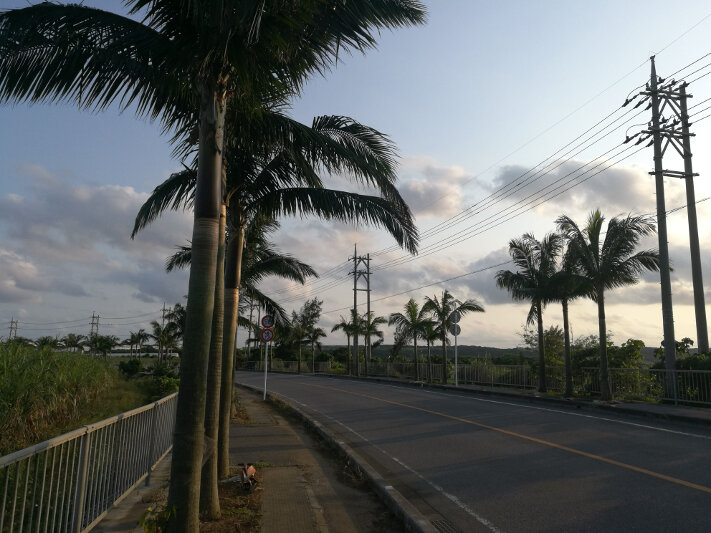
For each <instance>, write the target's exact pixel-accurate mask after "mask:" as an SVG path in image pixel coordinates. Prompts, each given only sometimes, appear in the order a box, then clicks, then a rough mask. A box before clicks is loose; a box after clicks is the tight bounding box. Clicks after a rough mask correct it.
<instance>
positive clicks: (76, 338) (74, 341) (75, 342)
mask: <svg viewBox="0 0 711 533" xmlns="http://www.w3.org/2000/svg"><path fill="white" fill-rule="evenodd" d="M62 340H63V341H64V346H66V347H67V348H69V350H70V351H72V352H76V351H79V348H81V347H82V346H84V342H85V341H86V336H85V335H77V334H76V333H68V334H67V335H66V336H65V337H64V339H62Z"/></svg>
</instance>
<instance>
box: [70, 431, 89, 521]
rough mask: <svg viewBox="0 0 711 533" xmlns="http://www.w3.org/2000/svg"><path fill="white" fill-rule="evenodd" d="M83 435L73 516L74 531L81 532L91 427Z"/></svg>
mask: <svg viewBox="0 0 711 533" xmlns="http://www.w3.org/2000/svg"><path fill="white" fill-rule="evenodd" d="M84 427H85V428H86V433H84V435H82V437H81V446H80V448H79V473H78V474H77V486H76V491H75V493H74V517H73V518H72V531H74V532H75V533H80V531H81V523H82V521H83V520H84V500H85V499H86V471H87V467H88V465H89V445H90V444H91V433H89V428H88V427H87V426H84Z"/></svg>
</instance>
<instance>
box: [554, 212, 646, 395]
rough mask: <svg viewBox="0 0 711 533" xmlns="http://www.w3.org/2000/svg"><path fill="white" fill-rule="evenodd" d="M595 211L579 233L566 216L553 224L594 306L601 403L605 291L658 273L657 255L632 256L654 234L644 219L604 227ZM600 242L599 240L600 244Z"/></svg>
mask: <svg viewBox="0 0 711 533" xmlns="http://www.w3.org/2000/svg"><path fill="white" fill-rule="evenodd" d="M604 221H605V217H604V216H603V215H602V214H601V213H600V210H599V209H597V210H595V211H593V212H592V213H590V215H589V216H588V219H587V221H586V224H585V226H584V227H583V228H582V229H581V228H579V227H578V225H577V224H576V223H575V222H574V221H573V220H572V219H571V218H570V217H568V216H565V215H562V216H560V217H558V219H557V220H556V224H557V225H558V229H559V231H561V232H562V233H563V235H564V236H565V238H566V241H567V243H568V250H567V254H568V255H569V256H570V257H569V261H570V262H571V264H572V265H573V268H574V269H575V272H576V273H578V274H580V275H581V276H584V277H585V278H586V279H587V281H588V283H590V292H589V297H590V298H591V299H592V300H593V301H594V302H596V303H597V316H598V334H599V341H600V395H601V398H602V400H603V401H609V400H611V399H612V391H611V390H610V382H609V377H608V371H607V323H606V320H605V290H606V289H614V288H616V287H624V286H625V285H633V284H635V283H637V282H638V281H639V276H640V275H641V274H642V272H644V271H645V270H649V271H652V272H656V271H658V270H659V253H658V252H657V251H656V250H643V251H640V252H636V253H635V249H636V248H637V246H638V244H639V241H640V240H641V238H642V237H645V236H648V235H651V234H653V233H654V232H655V231H656V228H655V225H654V222H653V219H652V218H651V217H648V216H643V215H641V216H632V215H628V216H627V217H624V218H622V217H615V218H613V219H611V220H610V222H608V224H607V232H606V233H604V238H603V223H604ZM601 239H602V240H601Z"/></svg>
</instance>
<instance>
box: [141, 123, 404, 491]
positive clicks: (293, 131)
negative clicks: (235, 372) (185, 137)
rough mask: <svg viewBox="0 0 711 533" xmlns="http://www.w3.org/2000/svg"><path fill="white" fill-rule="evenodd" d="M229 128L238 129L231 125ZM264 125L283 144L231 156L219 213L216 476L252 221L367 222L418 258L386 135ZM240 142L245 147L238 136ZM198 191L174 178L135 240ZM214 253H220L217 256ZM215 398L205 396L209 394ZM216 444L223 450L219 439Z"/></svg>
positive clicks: (192, 180) (152, 201)
mask: <svg viewBox="0 0 711 533" xmlns="http://www.w3.org/2000/svg"><path fill="white" fill-rule="evenodd" d="M232 122H236V123H240V121H238V120H236V119H235V120H233V121H231V123H232ZM262 122H265V123H266V124H267V125H270V128H266V129H267V130H269V129H276V130H278V131H283V136H284V137H285V138H277V139H275V138H273V137H274V136H271V137H269V139H268V142H264V143H263V145H259V146H257V147H255V146H254V143H253V142H251V143H248V144H247V150H244V149H243V150H234V151H231V152H228V156H227V162H228V164H227V169H226V187H227V192H226V194H225V195H224V196H225V204H223V207H225V206H226V202H227V201H228V200H229V212H228V213H227V218H228V219H229V224H228V227H229V234H230V235H231V236H232V237H231V238H230V239H229V242H228V243H227V248H226V252H225V253H226V256H225V257H226V258H225V261H226V264H225V276H224V283H225V289H224V290H225V299H224V313H225V315H224V328H225V330H224V333H223V336H222V338H223V339H224V343H223V346H222V365H223V366H224V367H225V371H224V373H223V381H222V385H221V386H222V387H226V388H227V389H228V390H227V393H226V394H222V397H223V400H222V401H221V402H222V406H221V414H220V420H221V428H223V429H224V433H225V438H224V445H223V444H221V445H220V457H222V458H224V461H223V460H220V463H221V466H220V472H221V473H224V475H226V474H227V471H228V469H229V468H228V467H229V464H228V463H227V458H228V457H229V447H228V442H227V437H228V436H229V419H230V409H231V407H230V404H229V402H228V400H227V399H228V398H230V397H231V392H230V391H231V387H232V381H231V379H229V378H228V376H230V375H231V373H232V366H231V365H232V360H233V353H234V338H235V333H236V327H237V326H236V324H237V319H238V305H239V287H240V285H241V281H240V280H241V275H242V263H243V258H242V254H243V250H244V246H245V242H246V237H247V235H246V228H247V227H248V225H249V224H250V223H251V221H252V220H253V219H254V218H255V217H256V216H257V215H259V216H266V217H268V218H276V217H277V216H281V215H296V214H297V213H298V214H301V215H302V216H303V215H316V216H319V217H321V218H325V219H334V218H335V219H337V220H342V221H353V222H359V221H360V222H366V223H368V222H369V223H374V224H376V225H380V226H383V227H384V228H386V229H387V230H388V231H389V232H390V233H391V234H392V235H393V236H394V237H395V239H396V241H397V242H398V243H399V244H401V245H402V246H404V247H405V248H407V249H408V250H409V251H411V252H414V251H415V249H416V244H417V230H416V228H415V226H414V223H413V220H412V215H411V213H410V210H409V208H408V207H407V205H406V204H405V202H404V201H403V200H402V197H401V196H400V194H399V193H398V191H397V189H396V188H395V187H394V185H393V183H394V181H395V179H396V174H395V172H394V165H393V159H394V155H395V154H394V147H393V146H392V144H391V143H390V142H389V140H388V139H387V138H386V137H385V136H384V135H382V134H381V133H379V132H377V131H375V130H373V129H372V128H368V127H366V126H363V125H361V124H358V123H357V122H355V121H353V120H351V119H348V118H346V117H339V116H326V117H317V118H316V119H314V121H313V124H312V126H311V127H310V128H308V127H306V126H304V125H303V124H299V123H298V122H296V121H294V120H292V119H290V118H288V117H286V116H284V115H282V114H280V113H279V112H276V111H271V110H265V111H264V112H263V114H262ZM262 122H259V123H258V124H257V125H255V126H253V129H254V130H257V133H261V132H263V130H264V129H265V126H264V124H263V123H262ZM249 123H250V122H249V121H247V124H249ZM243 130H244V131H242V134H241V135H242V136H245V135H246V136H247V137H251V136H250V135H247V134H248V133H249V131H247V130H248V128H246V127H243ZM238 140H240V141H243V139H242V137H241V136H240V137H239V139H238ZM245 142H246V141H245ZM243 148H244V147H243ZM252 151H255V152H257V153H258V154H261V155H260V157H257V156H253V155H251V152H252ZM264 153H266V155H264ZM231 154H232V155H231ZM319 170H326V171H328V172H331V173H348V175H349V176H351V177H352V178H353V179H354V180H356V181H357V182H361V183H364V184H367V185H371V186H373V187H376V188H377V189H378V190H379V191H380V193H381V197H377V196H369V195H360V194H356V193H351V192H346V191H335V190H330V189H325V188H324V187H323V183H322V181H321V179H320V178H319ZM196 185H197V173H196V172H195V171H193V170H191V169H185V170H184V171H181V172H178V173H175V174H173V175H172V176H171V177H170V178H169V179H168V180H166V182H164V183H163V184H161V185H159V186H158V187H157V188H156V189H155V190H154V192H153V194H152V195H151V197H150V198H149V199H148V200H147V201H146V203H145V204H144V205H143V206H142V207H141V210H140V211H139V213H138V216H137V217H136V223H135V226H134V230H133V234H132V235H135V234H136V232H137V231H139V230H140V229H141V228H143V227H145V226H146V225H147V224H148V223H150V222H151V221H152V220H154V219H155V218H156V217H157V216H159V214H160V213H161V212H162V211H163V210H165V209H167V208H172V209H178V208H180V207H181V206H182V207H189V206H192V205H193V204H194V201H193V194H194V190H195V187H196ZM220 235H222V232H221V233H220ZM219 243H220V246H222V245H223V244H224V243H223V240H222V239H220V240H219ZM218 252H219V253H220V254H221V253H222V252H221V249H220V248H218ZM219 268H220V264H219V263H218V269H219ZM218 279H222V276H221V275H220V276H218ZM221 312H222V306H221V305H220V304H219V303H218V307H217V308H215V313H217V314H218V316H220V313H221ZM213 336H214V337H217V336H218V335H217V334H215V335H213ZM210 367H211V368H215V367H216V365H215V364H214V363H211V364H210ZM212 390H213V389H212V388H210V387H209V388H208V392H209V391H212ZM210 401H211V400H210V399H208V402H210ZM220 441H221V442H223V439H222V438H221V439H220ZM223 469H224V471H223ZM213 487H214V484H213Z"/></svg>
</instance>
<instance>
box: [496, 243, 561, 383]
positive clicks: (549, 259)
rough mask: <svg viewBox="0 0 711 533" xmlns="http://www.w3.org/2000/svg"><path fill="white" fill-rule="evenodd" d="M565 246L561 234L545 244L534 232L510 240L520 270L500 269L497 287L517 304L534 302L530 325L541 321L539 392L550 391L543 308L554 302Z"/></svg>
mask: <svg viewBox="0 0 711 533" xmlns="http://www.w3.org/2000/svg"><path fill="white" fill-rule="evenodd" d="M562 246H563V239H562V237H561V236H560V235H559V234H557V233H549V234H548V235H546V236H545V237H544V238H543V240H542V241H538V240H536V238H535V237H534V236H533V235H532V234H531V233H525V234H524V235H523V236H522V237H521V238H520V239H511V240H510V241H509V254H510V255H511V259H513V262H514V264H515V265H516V266H517V267H518V270H516V271H515V272H512V271H510V270H499V271H498V272H497V273H496V284H497V285H498V286H499V287H500V288H502V289H506V290H508V291H509V292H510V293H511V297H512V298H513V299H514V300H517V301H524V300H525V301H530V302H531V307H530V308H529V311H528V317H527V319H526V323H527V324H533V323H534V322H536V321H537V322H538V390H539V391H540V392H546V390H547V386H546V361H545V346H544V342H543V308H544V307H545V305H546V303H547V302H549V301H550V300H552V299H553V296H554V295H553V292H554V290H555V282H554V277H553V276H554V274H555V272H556V261H557V259H558V255H559V254H560V251H561V249H562Z"/></svg>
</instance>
